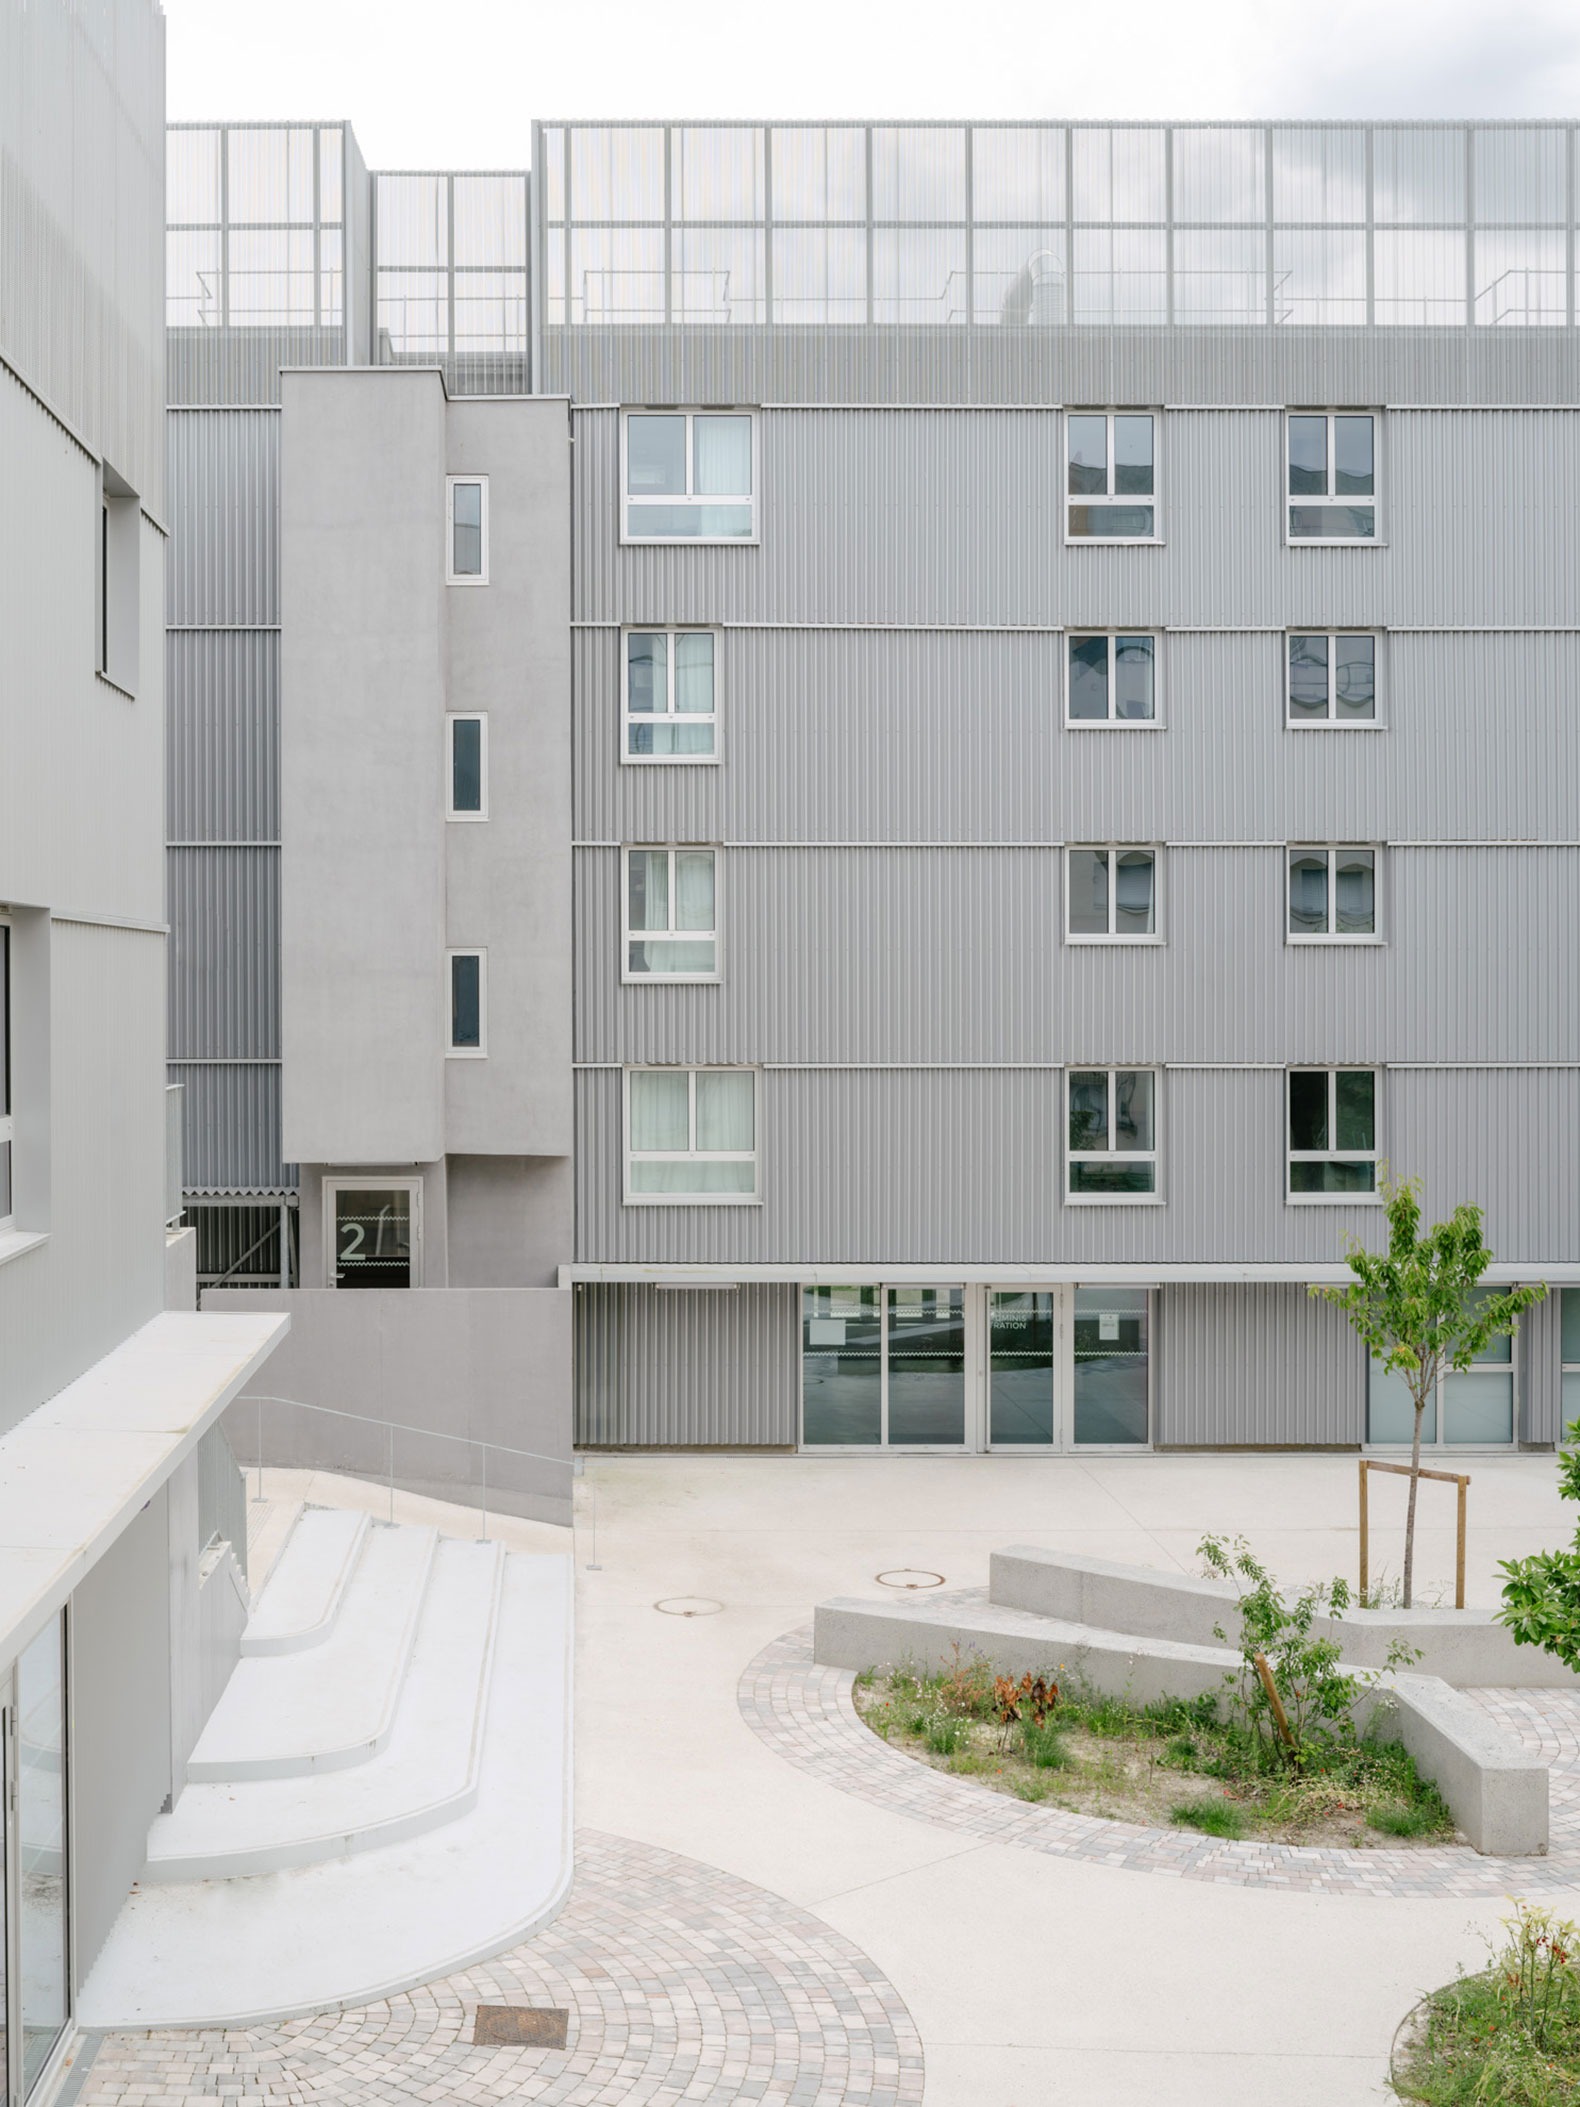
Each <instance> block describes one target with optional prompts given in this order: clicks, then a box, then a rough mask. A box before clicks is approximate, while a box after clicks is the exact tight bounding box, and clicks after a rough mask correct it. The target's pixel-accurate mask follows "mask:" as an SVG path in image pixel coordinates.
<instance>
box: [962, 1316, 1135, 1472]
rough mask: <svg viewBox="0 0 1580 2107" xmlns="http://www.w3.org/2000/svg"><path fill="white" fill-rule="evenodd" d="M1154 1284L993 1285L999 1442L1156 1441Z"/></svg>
mask: <svg viewBox="0 0 1580 2107" xmlns="http://www.w3.org/2000/svg"><path fill="white" fill-rule="evenodd" d="M1148 1309H1149V1298H1148V1294H1147V1291H1146V1289H1145V1288H1075V1289H1070V1288H1037V1289H1008V1288H993V1289H990V1290H989V1291H988V1309H987V1327H988V1356H987V1359H988V1441H989V1445H990V1446H991V1447H993V1448H1045V1449H1058V1450H1073V1449H1083V1448H1136V1447H1140V1446H1142V1445H1143V1444H1145V1442H1146V1441H1147V1440H1148V1438H1149V1435H1150V1430H1151V1421H1150V1417H1149V1413H1148V1379H1149V1374H1148V1372H1149V1365H1150V1362H1149V1339H1148V1323H1147V1318H1148Z"/></svg>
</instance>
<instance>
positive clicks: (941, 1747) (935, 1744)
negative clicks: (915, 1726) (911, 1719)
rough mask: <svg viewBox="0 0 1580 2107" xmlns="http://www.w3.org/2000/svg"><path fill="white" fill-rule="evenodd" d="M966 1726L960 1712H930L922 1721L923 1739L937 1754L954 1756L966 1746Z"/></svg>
mask: <svg viewBox="0 0 1580 2107" xmlns="http://www.w3.org/2000/svg"><path fill="white" fill-rule="evenodd" d="M966 1728H967V1722H966V1721H965V1720H963V1719H962V1718H961V1717H960V1715H959V1713H958V1712H929V1713H928V1714H927V1716H926V1717H925V1719H924V1720H923V1721H922V1726H921V1733H922V1739H923V1740H924V1741H925V1742H926V1743H927V1746H928V1747H929V1748H930V1749H931V1750H932V1752H933V1754H934V1755H935V1756H952V1755H954V1754H955V1752H956V1751H957V1750H958V1749H961V1748H963V1747H964V1746H965V1743H966Z"/></svg>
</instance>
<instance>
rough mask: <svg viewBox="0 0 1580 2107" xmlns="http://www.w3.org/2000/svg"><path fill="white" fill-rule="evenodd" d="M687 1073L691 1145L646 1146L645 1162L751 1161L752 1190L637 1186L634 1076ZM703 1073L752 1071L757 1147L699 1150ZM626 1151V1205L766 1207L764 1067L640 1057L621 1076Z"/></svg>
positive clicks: (623, 1194)
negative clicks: (660, 1190) (653, 1189)
mask: <svg viewBox="0 0 1580 2107" xmlns="http://www.w3.org/2000/svg"><path fill="white" fill-rule="evenodd" d="M676 1073H679V1074H682V1075H684V1076H685V1077H686V1079H687V1121H688V1126H687V1132H688V1135H689V1137H690V1141H691V1146H690V1147H689V1148H685V1149H644V1150H643V1151H642V1161H643V1162H644V1163H750V1164H751V1166H752V1189H751V1191H750V1192H749V1193H639V1192H633V1191H632V1190H631V1162H632V1157H633V1155H634V1153H635V1152H634V1151H633V1149H632V1147H631V1078H632V1076H634V1075H652V1074H658V1075H674V1074H676ZM699 1075H749V1076H750V1077H751V1079H752V1146H751V1149H750V1151H747V1150H744V1149H699V1148H698V1147H697V1146H696V1139H697V1077H698V1076H699ZM620 1111H621V1129H622V1137H623V1140H624V1148H623V1151H622V1164H623V1170H622V1174H621V1204H622V1205H623V1206H626V1207H760V1206H761V1205H762V1132H763V1128H762V1113H763V1091H762V1071H761V1070H760V1069H758V1068H753V1067H749V1066H747V1065H746V1064H744V1063H740V1062H725V1061H703V1062H701V1063H699V1064H697V1065H695V1066H685V1065H683V1064H682V1063H680V1062H675V1063H672V1064H667V1065H666V1064H664V1063H662V1062H654V1061H639V1062H637V1063H636V1064H635V1065H634V1066H633V1067H630V1068H626V1069H623V1070H622V1071H621V1078H620Z"/></svg>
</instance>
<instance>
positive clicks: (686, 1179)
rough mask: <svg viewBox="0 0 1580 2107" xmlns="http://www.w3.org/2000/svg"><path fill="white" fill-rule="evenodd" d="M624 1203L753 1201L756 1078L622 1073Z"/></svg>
mask: <svg viewBox="0 0 1580 2107" xmlns="http://www.w3.org/2000/svg"><path fill="white" fill-rule="evenodd" d="M625 1185H626V1191H625V1197H626V1203H627V1205H632V1204H638V1205H640V1204H642V1203H649V1204H651V1203H652V1202H655V1201H665V1200H704V1201H708V1200H711V1201H718V1202H730V1201H743V1200H755V1199H756V1197H757V1072H756V1070H755V1069H752V1068H631V1069H628V1070H627V1071H626V1180H625Z"/></svg>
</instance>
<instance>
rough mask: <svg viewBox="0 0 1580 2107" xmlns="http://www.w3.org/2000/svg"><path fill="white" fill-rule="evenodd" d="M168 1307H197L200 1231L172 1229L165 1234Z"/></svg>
mask: <svg viewBox="0 0 1580 2107" xmlns="http://www.w3.org/2000/svg"><path fill="white" fill-rule="evenodd" d="M165 1308H166V1309H167V1310H195V1309H196V1308H197V1231H196V1230H195V1229H171V1230H169V1231H167V1232H166V1235H165Z"/></svg>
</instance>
